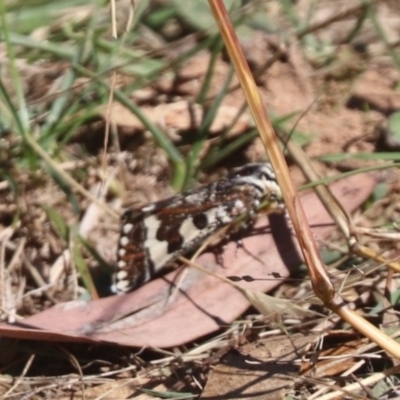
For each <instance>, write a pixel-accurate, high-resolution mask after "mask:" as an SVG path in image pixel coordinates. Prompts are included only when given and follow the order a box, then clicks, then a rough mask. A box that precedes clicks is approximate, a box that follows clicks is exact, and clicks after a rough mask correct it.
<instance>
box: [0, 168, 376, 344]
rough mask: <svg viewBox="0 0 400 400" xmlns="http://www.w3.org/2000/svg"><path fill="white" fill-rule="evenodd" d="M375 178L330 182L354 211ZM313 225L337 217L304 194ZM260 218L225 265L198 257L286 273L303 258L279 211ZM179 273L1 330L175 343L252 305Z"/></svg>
mask: <svg viewBox="0 0 400 400" xmlns="http://www.w3.org/2000/svg"><path fill="white" fill-rule="evenodd" d="M374 185H375V180H374V179H373V178H372V177H371V176H369V175H357V176H353V177H350V178H347V179H345V180H342V181H339V182H336V183H335V184H333V185H331V190H332V192H333V194H334V195H335V196H336V197H337V198H338V199H339V201H340V202H341V204H342V205H343V207H344V208H345V209H346V210H347V211H352V210H354V209H356V208H357V207H358V206H359V205H360V204H361V203H362V202H364V201H365V200H366V199H367V198H368V196H369V195H370V193H371V191H372V189H373V187H374ZM302 203H303V205H304V207H305V210H306V213H307V216H308V220H309V223H310V224H311V226H312V227H314V228H313V231H314V233H315V235H316V236H317V237H318V238H319V239H323V238H326V237H327V235H328V234H329V233H330V232H331V231H332V230H333V229H334V226H333V224H332V221H331V219H330V217H329V216H328V214H327V212H326V211H325V210H324V208H323V206H322V205H321V203H320V202H319V200H318V199H317V197H316V195H315V194H314V193H309V194H306V195H304V196H302ZM270 222H271V231H272V234H270V233H265V230H266V229H267V228H268V220H267V218H260V221H259V222H258V223H257V225H256V231H257V232H256V234H254V235H252V236H249V237H246V238H244V240H243V244H244V246H243V248H238V247H237V245H236V244H235V243H229V245H228V246H227V248H226V250H225V251H224V254H223V264H224V265H223V266H219V265H217V264H216V259H215V255H214V254H212V253H205V254H203V255H201V257H199V258H198V260H197V262H198V263H200V264H201V265H203V266H204V267H207V268H210V269H211V270H213V271H214V272H215V273H217V274H220V275H222V276H242V275H250V276H252V277H254V278H256V279H257V278H266V277H270V274H271V273H274V274H278V275H279V276H280V277H281V278H285V277H287V276H289V269H290V268H295V267H297V266H298V265H299V263H300V262H301V258H300V255H299V252H298V250H297V248H296V245H295V243H294V242H295V241H294V239H293V237H291V234H290V230H289V229H288V228H286V229H285V226H284V225H285V223H284V222H285V220H284V219H283V217H282V216H272V217H271V218H270ZM180 272H181V271H179V270H178V271H174V272H173V273H171V274H168V275H166V276H165V277H163V278H160V279H157V280H155V281H152V282H149V283H148V284H147V285H145V286H143V287H141V288H139V289H138V290H136V291H134V292H132V293H129V294H126V295H122V296H111V297H107V298H103V299H99V300H95V301H90V302H85V301H73V302H68V303H64V304H58V305H56V306H54V307H52V308H50V309H48V310H46V311H44V312H41V313H39V314H36V315H33V316H31V317H29V318H26V319H25V320H24V321H23V322H19V323H17V324H15V325H7V324H2V325H0V335H3V336H7V337H18V338H26V339H37V340H46V341H47V340H53V341H81V342H107V343H117V344H121V345H127V346H138V347H141V346H154V347H173V346H177V345H181V344H183V343H187V342H190V341H193V340H195V339H197V338H199V337H201V336H204V335H206V334H209V333H211V332H213V331H216V330H218V329H220V327H224V326H227V325H229V324H230V323H231V322H232V321H234V320H235V319H236V318H237V317H238V316H239V315H241V314H242V313H243V312H244V311H245V310H246V309H247V308H248V307H249V302H248V300H247V299H245V297H244V296H243V295H242V294H241V293H240V292H238V291H237V290H236V289H234V288H233V287H232V286H231V285H229V284H227V283H225V282H221V281H219V280H217V279H215V278H214V277H212V276H208V275H207V276H205V275H204V274H202V273H200V272H199V271H197V270H195V269H193V268H190V269H189V270H188V273H187V274H186V275H185V277H184V279H183V281H182V283H181V285H180V289H179V290H178V291H175V290H174V289H173V287H171V283H173V282H178V281H179V275H180ZM280 282H281V280H279V281H277V280H276V281H275V280H273V279H258V280H255V281H253V282H243V283H242V282H241V283H240V285H241V286H242V287H243V288H246V289H251V290H253V291H260V292H268V291H270V290H271V289H273V288H274V287H275V286H276V285H277V284H279V283H280Z"/></svg>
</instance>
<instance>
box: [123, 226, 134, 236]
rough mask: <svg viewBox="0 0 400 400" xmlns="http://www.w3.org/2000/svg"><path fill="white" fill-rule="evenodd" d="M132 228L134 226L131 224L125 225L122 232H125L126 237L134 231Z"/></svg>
mask: <svg viewBox="0 0 400 400" xmlns="http://www.w3.org/2000/svg"><path fill="white" fill-rule="evenodd" d="M132 228H133V225H132V224H130V223H128V224H125V225H124V226H123V227H122V232H124V233H125V235H127V234H128V233H129V232H130V231H131V230H132Z"/></svg>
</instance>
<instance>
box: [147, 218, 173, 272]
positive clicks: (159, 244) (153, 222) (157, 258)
mask: <svg viewBox="0 0 400 400" xmlns="http://www.w3.org/2000/svg"><path fill="white" fill-rule="evenodd" d="M144 225H145V226H146V230H147V239H146V240H145V241H144V247H145V248H146V249H147V251H148V252H149V256H150V259H151V261H152V262H153V264H154V269H155V270H156V271H157V270H158V269H160V268H162V267H163V266H164V265H165V264H166V263H167V262H168V261H169V260H170V259H171V255H170V254H168V242H167V241H160V240H158V239H157V238H156V235H157V231H158V229H159V227H160V225H161V221H160V220H159V219H158V218H157V217H156V216H154V215H150V216H148V217H147V218H145V219H144Z"/></svg>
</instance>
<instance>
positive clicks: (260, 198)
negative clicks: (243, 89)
mask: <svg viewBox="0 0 400 400" xmlns="http://www.w3.org/2000/svg"><path fill="white" fill-rule="evenodd" d="M283 209H284V203H283V200H282V193H281V190H280V188H279V186H278V183H277V181H276V177H275V173H274V171H273V169H272V167H271V165H270V164H269V163H254V164H247V165H245V166H244V167H241V168H237V169H235V170H233V171H232V172H231V173H230V174H228V175H227V176H226V177H225V178H222V179H219V180H217V181H215V182H212V183H210V184H208V185H205V186H202V187H199V188H197V189H194V190H191V191H188V192H186V193H182V194H177V195H176V196H173V197H170V198H168V199H165V200H161V201H158V202H155V203H150V204H148V205H145V206H144V207H140V208H134V209H128V210H127V211H126V212H125V213H124V214H123V215H122V219H121V232H120V237H119V242H118V250H117V263H116V268H115V272H114V274H113V286H112V290H113V291H114V292H115V293H124V292H128V291H130V290H132V289H135V288H137V287H138V286H140V285H142V284H143V283H145V282H147V281H149V280H151V279H152V278H153V277H154V276H156V275H159V273H160V271H162V270H163V268H164V267H166V266H168V265H169V264H171V263H172V262H173V261H175V260H176V259H177V258H178V257H179V256H181V255H185V254H187V253H190V252H193V251H195V250H197V249H198V248H199V247H200V246H201V245H202V244H203V243H204V241H205V240H206V239H208V238H209V237H210V236H211V235H213V234H215V233H216V232H218V231H219V230H220V229H221V228H223V227H226V226H228V225H230V224H234V223H235V221H237V220H238V218H244V220H245V221H247V222H248V223H252V222H254V220H255V217H256V213H258V212H263V213H271V212H282V210H283Z"/></svg>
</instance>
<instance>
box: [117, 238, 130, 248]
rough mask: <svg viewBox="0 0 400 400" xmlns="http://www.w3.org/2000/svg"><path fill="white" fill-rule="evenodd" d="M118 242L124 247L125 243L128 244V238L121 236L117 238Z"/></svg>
mask: <svg viewBox="0 0 400 400" xmlns="http://www.w3.org/2000/svg"><path fill="white" fill-rule="evenodd" d="M119 244H120V245H121V246H122V247H125V246H126V245H127V244H129V239H128V238H127V237H126V236H121V237H120V239H119Z"/></svg>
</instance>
